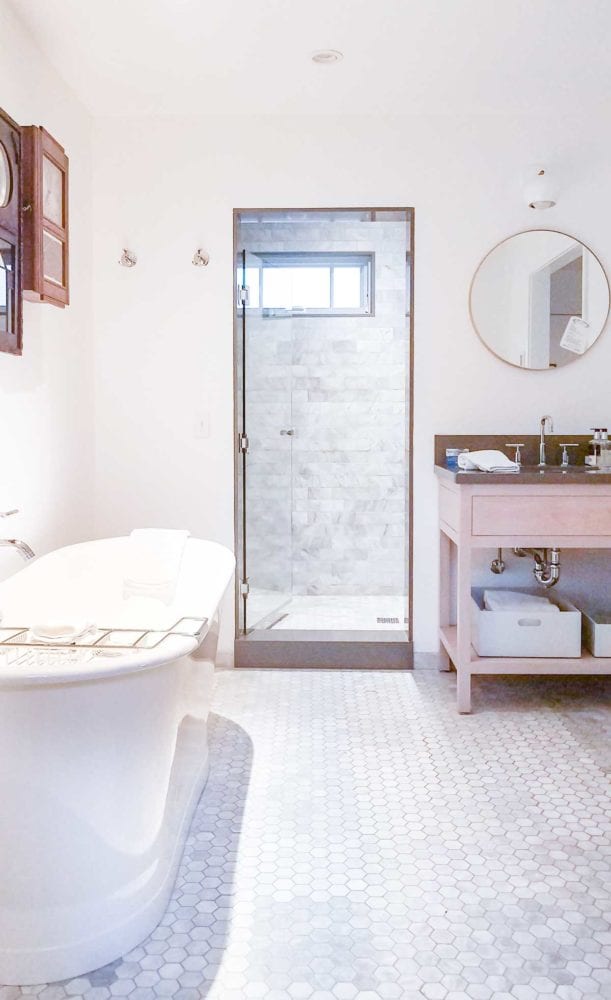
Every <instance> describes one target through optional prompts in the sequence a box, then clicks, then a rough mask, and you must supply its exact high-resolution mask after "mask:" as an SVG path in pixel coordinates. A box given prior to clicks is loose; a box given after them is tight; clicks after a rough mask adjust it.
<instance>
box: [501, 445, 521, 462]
mask: <svg viewBox="0 0 611 1000" xmlns="http://www.w3.org/2000/svg"><path fill="white" fill-rule="evenodd" d="M505 447H506V448H515V450H516V453H515V455H514V459H513V460H514V462H515V463H516V465H521V464H522V452H521V450H520V449H521V448H523V447H524V442H523V441H508V442H507V443H506V445H505Z"/></svg>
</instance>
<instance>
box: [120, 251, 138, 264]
mask: <svg viewBox="0 0 611 1000" xmlns="http://www.w3.org/2000/svg"><path fill="white" fill-rule="evenodd" d="M137 263H138V258H137V257H136V254H135V253H134V251H133V250H126V249H125V247H124V248H123V250H122V251H121V256H120V257H119V264H120V265H121V267H135V266H136V264H137Z"/></svg>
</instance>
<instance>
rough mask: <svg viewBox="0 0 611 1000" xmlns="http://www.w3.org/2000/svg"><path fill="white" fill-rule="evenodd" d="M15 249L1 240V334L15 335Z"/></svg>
mask: <svg viewBox="0 0 611 1000" xmlns="http://www.w3.org/2000/svg"><path fill="white" fill-rule="evenodd" d="M14 322H15V247H14V246H12V245H11V244H10V243H9V242H8V241H7V240H3V239H0V334H3V333H4V334H8V335H9V336H11V335H12V334H14V332H15V330H14Z"/></svg>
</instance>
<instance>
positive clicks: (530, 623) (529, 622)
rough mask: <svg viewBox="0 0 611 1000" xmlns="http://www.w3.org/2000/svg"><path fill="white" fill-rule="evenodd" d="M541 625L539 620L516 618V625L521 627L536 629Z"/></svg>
mask: <svg viewBox="0 0 611 1000" xmlns="http://www.w3.org/2000/svg"><path fill="white" fill-rule="evenodd" d="M541 624H542V622H541V619H540V618H518V625H521V626H522V627H526V628H537V627H538V626H539V625H541Z"/></svg>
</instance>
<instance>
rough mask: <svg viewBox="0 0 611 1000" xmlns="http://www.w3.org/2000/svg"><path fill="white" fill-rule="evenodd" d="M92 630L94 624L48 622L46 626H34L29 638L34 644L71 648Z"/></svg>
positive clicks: (83, 622)
mask: <svg viewBox="0 0 611 1000" xmlns="http://www.w3.org/2000/svg"><path fill="white" fill-rule="evenodd" d="M92 629H93V623H92V622H87V621H80V622H76V621H75V622H67V621H58V622H47V623H46V624H41V625H34V626H33V627H32V628H31V629H30V634H29V637H30V639H32V640H33V641H34V642H44V643H47V644H48V645H50V646H70V645H72V644H73V643H75V642H77V641H78V640H79V639H82V638H83V637H84V636H86V635H87V633H88V632H90V631H91V630H92Z"/></svg>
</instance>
